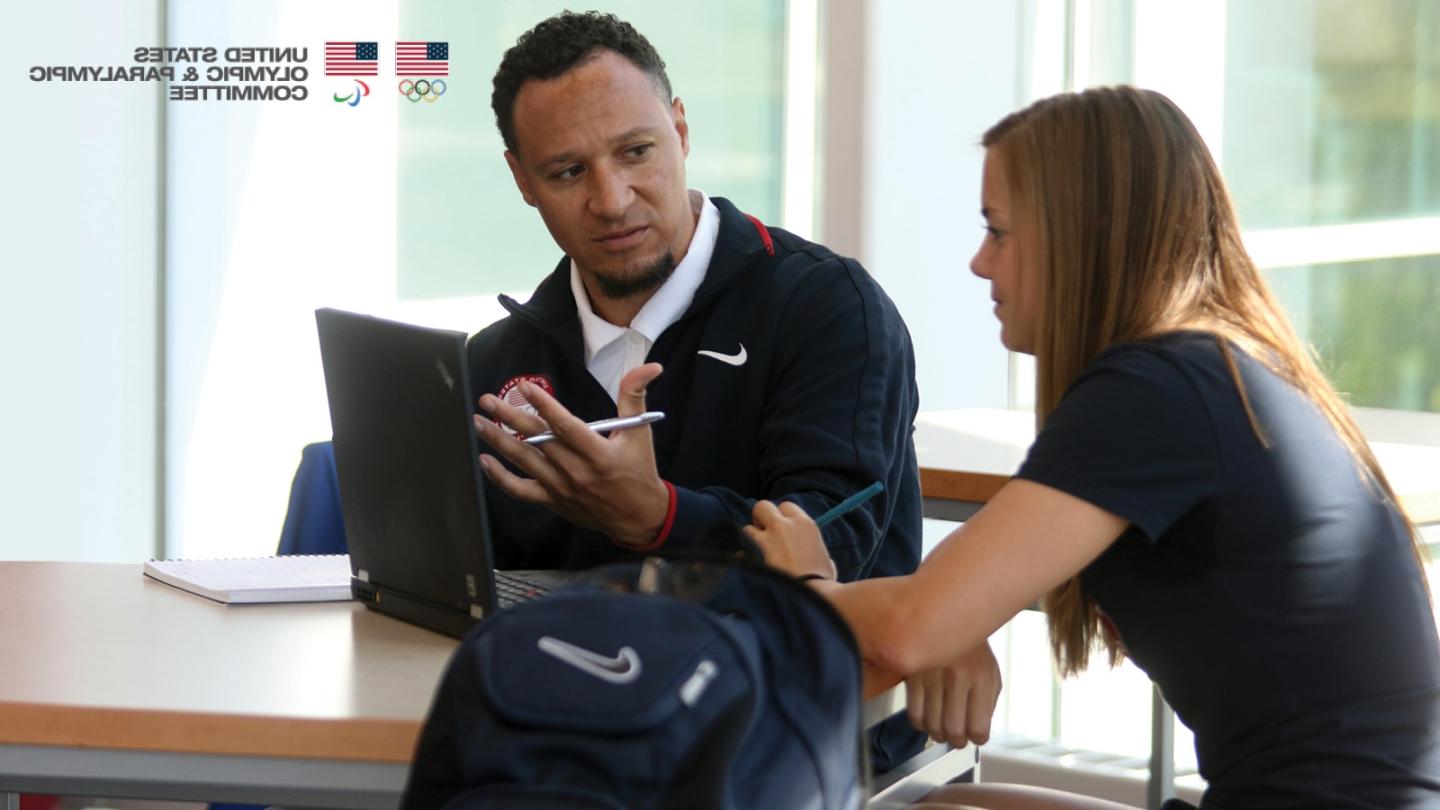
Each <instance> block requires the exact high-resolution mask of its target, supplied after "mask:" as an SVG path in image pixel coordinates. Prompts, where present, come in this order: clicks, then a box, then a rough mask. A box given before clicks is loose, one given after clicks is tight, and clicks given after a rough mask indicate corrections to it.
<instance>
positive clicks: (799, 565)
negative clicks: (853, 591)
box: [745, 501, 836, 580]
mask: <svg viewBox="0 0 1440 810" xmlns="http://www.w3.org/2000/svg"><path fill="white" fill-rule="evenodd" d="M750 519H751V521H753V522H752V524H751V525H749V526H746V527H745V534H746V535H747V536H749V538H750V539H751V540H754V541H755V544H756V545H758V546H760V550H761V551H763V552H764V553H765V562H767V563H769V564H770V565H771V566H773V567H775V568H778V569H780V570H781V571H784V572H785V573H787V574H789V575H791V576H793V577H808V578H811V579H814V578H819V579H826V580H834V579H835V577H836V571H835V561H834V560H831V559H830V552H829V551H827V550H826V548H825V542H824V541H823V540H821V539H820V529H819V528H818V527H816V525H815V521H813V520H811V519H810V516H809V515H807V514H805V510H803V509H801V508H800V507H798V506H796V505H795V504H793V503H790V502H789V501H786V502H785V503H782V504H780V505H779V506H776V505H775V504H773V503H771V502H770V501H758V502H756V504H755V509H754V510H752V512H751V513H750Z"/></svg>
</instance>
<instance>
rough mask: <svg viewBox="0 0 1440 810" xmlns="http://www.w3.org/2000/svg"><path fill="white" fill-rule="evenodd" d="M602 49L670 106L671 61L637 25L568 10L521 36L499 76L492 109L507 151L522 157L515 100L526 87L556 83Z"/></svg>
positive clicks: (595, 12)
mask: <svg viewBox="0 0 1440 810" xmlns="http://www.w3.org/2000/svg"><path fill="white" fill-rule="evenodd" d="M602 49H603V50H609V51H614V52H615V53H617V54H619V55H621V56H623V57H625V58H626V59H627V60H629V62H630V63H631V64H633V65H634V66H635V67H637V68H640V69H641V70H643V71H645V73H646V74H648V75H649V76H650V79H651V81H652V82H654V84H655V89H656V91H657V92H659V93H661V95H662V97H663V98H664V100H665V101H666V102H667V103H668V102H669V101H670V97H671V91H670V77H669V76H666V75H665V60H663V59H661V58H660V54H659V53H658V52H657V51H656V50H655V47H654V46H653V45H651V44H650V41H649V40H647V39H646V38H645V37H644V36H642V35H641V34H640V32H639V31H636V30H635V27H634V26H633V25H631V24H630V23H627V22H625V21H624V20H622V19H620V18H618V17H616V16H615V15H614V14H602V13H600V12H598V11H586V12H584V13H576V12H573V11H563V12H561V13H559V14H556V15H555V16H554V17H551V18H549V19H547V20H544V21H542V22H541V23H540V24H539V25H536V26H535V27H534V28H531V29H530V30H529V31H526V32H525V33H524V34H521V35H520V38H519V39H517V40H515V45H514V47H512V48H510V50H508V51H506V52H505V57H504V58H503V59H501V60H500V69H499V70H496V71H495V89H494V91H493V92H492V93H491V94H490V107H491V109H493V110H494V111H495V126H497V127H499V129H500V137H501V138H502V139H503V140H504V141H505V148H506V149H509V150H510V151H511V152H514V153H516V154H519V149H518V148H516V144H515V97H516V96H518V95H519V94H520V86H521V85H523V84H524V83H525V82H527V81H529V80H531V79H542V80H543V79H553V78H555V77H556V76H559V75H561V74H563V73H565V72H566V71H568V70H570V69H571V68H573V67H575V66H576V65H579V64H580V63H582V62H585V61H587V60H589V59H590V58H591V57H592V56H593V55H594V54H595V52H596V51H598V50H602Z"/></svg>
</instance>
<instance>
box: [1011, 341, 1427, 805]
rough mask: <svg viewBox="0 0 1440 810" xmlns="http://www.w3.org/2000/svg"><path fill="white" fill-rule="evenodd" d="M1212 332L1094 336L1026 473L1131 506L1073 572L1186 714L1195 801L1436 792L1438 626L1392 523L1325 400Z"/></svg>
mask: <svg viewBox="0 0 1440 810" xmlns="http://www.w3.org/2000/svg"><path fill="white" fill-rule="evenodd" d="M1234 355H1235V358H1236V362H1237V364H1238V366H1239V369H1240V375H1241V379H1242V380H1243V381H1244V384H1245V390H1246V393H1247V395H1248V396H1249V399H1250V404H1251V406H1252V407H1253V409H1254V411H1255V413H1256V415H1257V417H1258V421H1259V423H1260V426H1261V430H1262V432H1263V434H1264V436H1265V438H1266V439H1267V440H1268V442H1269V444H1270V446H1269V447H1268V448H1267V447H1265V446H1264V445H1263V444H1262V443H1261V441H1260V439H1259V438H1257V436H1256V434H1255V432H1254V430H1253V429H1252V428H1251V425H1250V422H1249V420H1248V419H1247V417H1246V414H1245V410H1244V407H1243V405H1242V403H1241V400H1240V395H1239V392H1238V390H1237V389H1236V387H1235V385H1234V383H1233V382H1232V379H1231V376H1230V372H1229V369H1228V368H1227V367H1226V364H1225V361H1224V358H1223V355H1222V354H1221V352H1220V349H1219V345H1218V343H1217V341H1216V339H1215V338H1214V337H1211V336H1209V335H1205V334H1201V333H1194V332H1187V333H1178V334H1174V335H1170V336H1166V337H1163V338H1160V339H1156V340H1153V341H1147V342H1143V343H1142V342H1134V343H1123V344H1118V345H1116V346H1113V347H1111V348H1110V349H1108V350H1106V351H1105V352H1103V353H1102V354H1101V355H1100V356H1099V357H1098V358H1097V359H1096V360H1095V362H1094V363H1093V364H1092V365H1091V366H1090V367H1089V368H1087V369H1086V370H1085V372H1084V373H1083V374H1082V375H1081V376H1080V378H1079V379H1078V380H1077V381H1076V382H1075V384H1074V385H1073V386H1072V387H1071V388H1070V390H1069V391H1068V392H1067V393H1066V394H1065V396H1064V397H1063V398H1062V400H1061V402H1060V403H1059V405H1058V406H1057V407H1056V409H1055V410H1054V411H1053V412H1052V413H1051V415H1050V417H1049V418H1048V419H1047V420H1046V422H1045V425H1044V427H1043V428H1042V429H1041V431H1040V432H1039V435H1038V436H1037V437H1036V440H1035V444H1034V446H1033V447H1032V448H1031V450H1030V453H1029V455H1028V457H1027V458H1026V460H1025V463H1024V464H1023V465H1022V466H1021V468H1020V472H1019V473H1018V476H1019V477H1021V478H1026V479H1029V480H1031V481H1035V482H1038V483H1041V484H1045V485H1047V486H1050V487H1054V488H1055V489H1059V490H1061V491H1064V492H1067V493H1069V494H1071V495H1074V496H1076V497H1079V498H1081V499H1083V500H1085V501H1088V502H1089V503H1092V504H1094V505H1096V506H1098V507H1100V508H1102V509H1104V510H1106V511H1108V512H1111V513H1113V514H1115V515H1118V516H1120V517H1122V518H1124V519H1126V520H1128V521H1130V524H1131V525H1130V527H1129V528H1128V529H1127V530H1126V531H1125V533H1124V534H1122V535H1121V536H1120V538H1119V540H1117V541H1116V542H1115V544H1114V545H1112V546H1111V547H1110V548H1109V549H1107V550H1106V552H1105V553H1104V554H1103V555H1101V556H1100V558H1099V559H1097V560H1096V561H1095V562H1093V563H1092V564H1091V565H1090V566H1089V567H1088V568H1087V569H1086V570H1085V571H1084V573H1083V574H1082V575H1081V577H1082V578H1081V581H1082V584H1083V585H1084V587H1085V589H1086V591H1087V592H1088V593H1090V594H1091V595H1093V596H1094V598H1095V601H1096V603H1097V604H1098V605H1099V607H1100V609H1101V610H1102V611H1103V612H1104V614H1105V615H1107V616H1108V617H1109V618H1110V620H1111V621H1112V622H1113V624H1114V626H1115V628H1116V629H1117V630H1118V631H1119V633H1120V636H1121V637H1122V639H1123V641H1124V645H1125V648H1126V651H1127V654H1128V655H1129V657H1130V658H1131V660H1133V661H1134V662H1135V663H1136V664H1137V665H1138V666H1139V667H1140V668H1141V669H1143V670H1144V671H1145V672H1146V673H1147V674H1149V676H1150V677H1151V678H1152V679H1154V681H1155V682H1156V683H1157V684H1159V686H1160V688H1161V690H1162V691H1163V692H1164V694H1165V697H1166V699H1167V700H1168V701H1169V702H1170V705H1171V706H1173V707H1174V709H1175V713H1176V715H1177V716H1178V717H1179V718H1180V719H1181V721H1182V722H1184V723H1185V725H1187V726H1189V727H1190V729H1191V730H1193V731H1194V732H1195V748H1196V754H1197V757H1198V760H1199V765H1200V773H1201V775H1202V776H1204V777H1205V778H1206V779H1207V780H1208V781H1209V783H1210V789H1209V791H1208V792H1207V793H1206V795H1205V800H1204V803H1203V804H1202V807H1213V808H1265V807H1375V808H1380V807H1383V808H1390V809H1391V810H1393V808H1411V807H1432V806H1440V641H1437V637H1436V631H1435V621H1434V617H1433V616H1432V614H1431V608H1430V604H1429V602H1428V601H1427V599H1426V596H1425V590H1424V584H1423V580H1422V578H1421V574H1420V571H1419V569H1418V567H1417V566H1416V563H1415V559H1414V556H1413V554H1412V552H1411V546H1410V539H1409V535H1408V533H1407V529H1406V527H1405V524H1404V522H1403V521H1402V520H1401V519H1400V517H1399V515H1398V513H1397V512H1396V510H1395V509H1394V508H1393V507H1391V506H1390V505H1387V504H1386V503H1385V502H1383V501H1382V500H1381V499H1380V498H1379V496H1378V495H1377V494H1376V493H1377V490H1376V489H1375V488H1373V487H1371V486H1369V485H1368V484H1367V482H1366V481H1365V479H1364V478H1362V476H1361V474H1360V472H1359V468H1358V467H1357V466H1356V464H1355V463H1354V462H1353V461H1352V458H1351V456H1350V454H1349V452H1348V450H1347V449H1346V447H1345V445H1344V444H1343V443H1342V442H1341V440H1340V438H1339V437H1338V436H1337V435H1336V433H1335V431H1334V430H1333V429H1332V428H1331V426H1330V424H1329V422H1328V421H1326V419H1325V418H1324V416H1323V415H1322V414H1321V413H1320V411H1319V409H1318V408H1317V407H1316V406H1315V405H1314V403H1313V402H1312V401H1311V400H1309V399H1308V398H1306V397H1304V396H1302V395H1301V394H1300V393H1299V392H1297V391H1296V390H1295V389H1294V388H1293V387H1291V386H1290V385H1288V384H1287V383H1285V382H1284V381H1282V380H1281V379H1280V378H1279V377H1277V376H1276V375H1274V374H1272V373H1270V372H1269V371H1268V370H1266V369H1265V368H1264V367H1263V366H1261V365H1260V364H1259V363H1257V362H1255V361H1254V360H1252V359H1251V358H1250V357H1248V356H1247V355H1245V354H1244V353H1243V352H1240V351H1239V350H1238V349H1237V350H1234Z"/></svg>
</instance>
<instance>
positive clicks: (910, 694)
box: [905, 642, 1001, 747]
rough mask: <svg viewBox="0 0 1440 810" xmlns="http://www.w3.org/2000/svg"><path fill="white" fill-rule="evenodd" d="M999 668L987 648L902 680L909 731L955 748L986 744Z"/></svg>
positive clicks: (998, 691)
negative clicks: (910, 727) (911, 727)
mask: <svg viewBox="0 0 1440 810" xmlns="http://www.w3.org/2000/svg"><path fill="white" fill-rule="evenodd" d="M1000 688H1001V680H1000V665H999V664H998V663H996V661H995V655H994V653H992V652H991V651H990V644H989V643H988V642H985V643H982V644H980V646H978V647H976V648H975V649H973V650H971V651H970V652H968V653H965V654H964V655H961V656H960V657H959V658H956V659H955V660H953V661H951V662H950V663H949V664H946V665H945V666H941V667H936V668H935V669H931V670H927V671H925V672H921V673H919V674H916V675H911V676H910V677H908V678H906V679H905V700H906V708H907V709H908V711H909V715H910V725H912V726H914V727H915V728H917V729H919V730H921V731H923V732H925V733H927V734H929V735H930V736H931V737H932V738H934V739H936V740H939V741H941V742H947V743H950V744H951V745H953V746H956V747H960V746H964V745H965V744H966V743H971V742H973V743H975V744H976V745H981V744H983V743H985V742H986V741H987V740H989V739H990V718H991V716H992V715H994V714H995V703H996V701H997V700H999V698H1000Z"/></svg>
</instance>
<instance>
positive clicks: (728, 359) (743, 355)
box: [696, 343, 750, 366]
mask: <svg viewBox="0 0 1440 810" xmlns="http://www.w3.org/2000/svg"><path fill="white" fill-rule="evenodd" d="M696 354H698V355H701V356H702V357H712V358H714V359H716V360H719V361H720V362H722V363H728V364H729V365H732V366H743V365H745V361H746V360H747V359H749V357H750V355H749V354H748V353H747V352H746V351H745V344H744V343H741V344H740V351H739V352H737V353H735V354H721V353H720V352H712V351H710V350H709V349H701V350H700V351H698V352H696Z"/></svg>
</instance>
